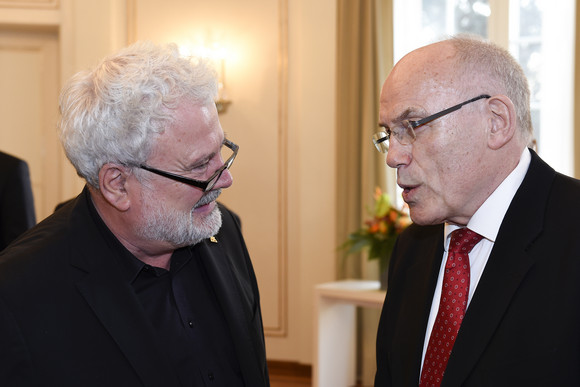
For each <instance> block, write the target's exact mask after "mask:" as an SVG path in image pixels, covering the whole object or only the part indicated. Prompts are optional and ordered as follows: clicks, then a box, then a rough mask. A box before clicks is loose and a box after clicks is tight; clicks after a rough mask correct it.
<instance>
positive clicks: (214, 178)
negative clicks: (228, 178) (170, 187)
mask: <svg viewBox="0 0 580 387" xmlns="http://www.w3.org/2000/svg"><path fill="white" fill-rule="evenodd" d="M223 145H224V146H226V147H228V148H229V149H231V150H232V151H233V152H234V153H233V154H232V155H231V156H230V157H229V158H228V159H227V160H226V161H225V162H224V165H222V166H221V167H219V168H218V169H217V170H216V171H215V172H214V174H213V175H211V177H210V178H209V179H207V180H205V181H202V180H196V179H191V178H189V177H185V176H181V175H177V174H175V173H171V172H166V171H162V170H160V169H157V168H153V167H150V166H148V165H146V164H141V165H139V168H141V169H144V170H146V171H149V172H152V173H155V174H157V175H159V176H163V177H166V178H168V179H171V180H175V181H178V182H180V183H183V184H187V185H191V186H194V187H196V188H199V189H201V190H203V192H207V191H210V190H211V189H212V188H213V187H214V186H215V184H216V183H217V182H218V180H219V179H220V177H221V176H222V173H224V171H225V170H226V169H230V167H231V166H232V164H233V163H234V160H235V158H236V156H237V155H238V150H239V149H240V147H239V146H238V145H236V144H234V143H233V142H231V141H230V140H228V139H225V140H224V142H223Z"/></svg>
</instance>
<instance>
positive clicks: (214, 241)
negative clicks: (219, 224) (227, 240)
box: [209, 236, 218, 243]
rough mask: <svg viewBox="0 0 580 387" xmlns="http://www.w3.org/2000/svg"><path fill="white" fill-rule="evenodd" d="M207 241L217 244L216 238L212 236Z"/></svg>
mask: <svg viewBox="0 0 580 387" xmlns="http://www.w3.org/2000/svg"><path fill="white" fill-rule="evenodd" d="M209 241H210V242H213V243H218V241H217V239H216V237H214V236H212V237H209Z"/></svg>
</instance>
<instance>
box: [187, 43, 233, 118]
mask: <svg viewBox="0 0 580 387" xmlns="http://www.w3.org/2000/svg"><path fill="white" fill-rule="evenodd" d="M179 49H180V52H181V53H182V54H183V55H194V56H198V57H202V58H207V59H210V60H211V61H212V62H213V63H214V67H215V70H216V72H217V76H218V96H217V98H216V100H215V105H216V107H217V111H218V114H221V113H225V112H226V111H227V110H228V107H229V105H230V104H231V103H232V102H231V101H230V100H229V99H228V96H227V92H226V58H227V52H226V50H225V49H224V48H223V47H222V46H221V44H220V43H218V42H214V43H213V44H212V45H211V46H207V45H205V44H203V45H193V44H183V45H181V46H180V47H179Z"/></svg>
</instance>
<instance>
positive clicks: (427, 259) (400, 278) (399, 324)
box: [377, 225, 443, 386]
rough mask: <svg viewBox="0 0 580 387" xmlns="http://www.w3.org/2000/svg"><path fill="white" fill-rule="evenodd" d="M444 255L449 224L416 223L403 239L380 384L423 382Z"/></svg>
mask: <svg viewBox="0 0 580 387" xmlns="http://www.w3.org/2000/svg"><path fill="white" fill-rule="evenodd" d="M442 257H443V225H436V226H417V225H411V226H410V227H409V228H408V229H407V230H406V231H405V233H404V234H403V235H402V237H401V238H399V239H398V241H397V244H396V245H395V249H394V251H393V258H392V261H391V266H390V268H389V283H388V290H387V297H386V300H385V307H384V309H383V316H382V317H381V324H380V325H379V330H378V334H377V341H378V343H377V361H378V363H377V367H378V369H377V382H378V384H377V385H381V386H382V385H383V384H384V385H388V382H387V381H389V380H392V382H393V383H394V384H393V385H401V386H411V385H416V384H417V383H418V382H419V375H420V371H421V360H422V353H423V344H424V340H425V331H426V329H427V322H428V319H429V313H430V309H431V300H432V299H433V294H434V292H435V286H436V284H437V276H438V274H439V267H440V265H441V260H442ZM389 342H392V345H389V344H388V343H389ZM383 346H385V347H383ZM383 351H387V352H388V353H383ZM385 367H388V368H390V369H388V368H387V369H384V368H385Z"/></svg>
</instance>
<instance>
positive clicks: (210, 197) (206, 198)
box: [194, 189, 222, 208]
mask: <svg viewBox="0 0 580 387" xmlns="http://www.w3.org/2000/svg"><path fill="white" fill-rule="evenodd" d="M221 193H222V190H221V189H217V190H215V191H210V192H208V193H206V194H205V195H203V196H202V197H201V199H199V201H198V202H197V203H196V204H195V206H194V207H195V208H197V207H201V206H204V205H206V204H208V203H211V202H213V201H214V200H217V198H218V197H219V196H220V195H221Z"/></svg>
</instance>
